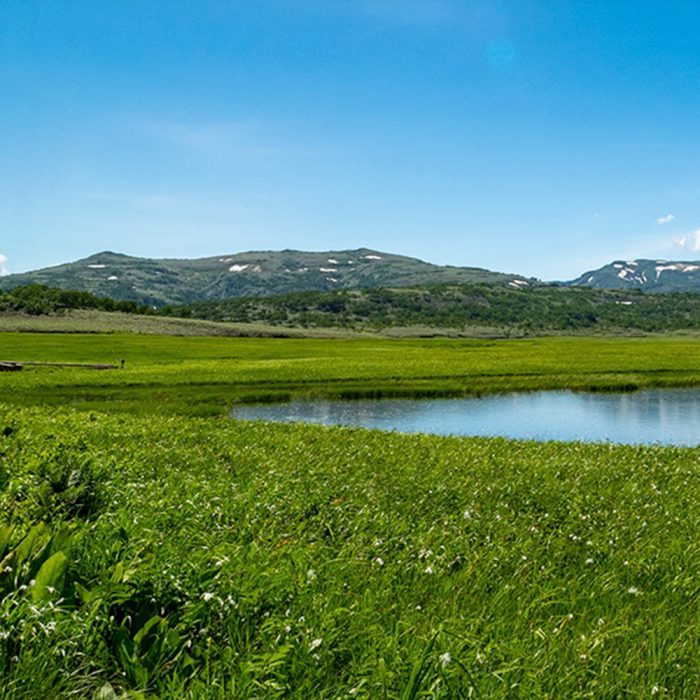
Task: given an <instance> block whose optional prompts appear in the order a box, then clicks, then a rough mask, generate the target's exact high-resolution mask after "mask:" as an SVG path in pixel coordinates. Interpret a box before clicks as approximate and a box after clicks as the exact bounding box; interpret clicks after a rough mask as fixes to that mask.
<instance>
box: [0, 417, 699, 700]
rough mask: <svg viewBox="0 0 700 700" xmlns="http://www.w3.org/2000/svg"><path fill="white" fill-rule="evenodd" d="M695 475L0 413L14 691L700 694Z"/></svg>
mask: <svg viewBox="0 0 700 700" xmlns="http://www.w3.org/2000/svg"><path fill="white" fill-rule="evenodd" d="M66 475H67V476H66ZM699 477H700V474H699V466H698V451H697V450H694V449H680V448H649V447H617V446H612V445H584V444H562V443H545V444H537V443H522V442H514V441H508V440H502V439H457V438H440V437H430V436H403V435H397V434H384V433H380V432H371V431H363V430H356V429H342V428H322V427H315V426H300V425H274V426H271V425H266V424H263V423H244V422H240V423H238V422H232V421H226V420H211V419H209V420H202V419H193V418H176V417H164V416H156V415H154V416H150V417H147V418H143V417H135V416H128V415H107V414H102V413H85V412H74V411H71V410H67V409H47V408H42V409H15V408H2V409H0V522H4V523H6V524H7V525H8V526H9V527H6V528H4V529H3V530H0V535H2V533H4V535H3V536H0V549H1V550H3V551H2V552H0V560H3V566H2V568H1V569H0V571H2V573H0V596H1V597H2V600H1V602H0V610H1V611H2V612H1V614H0V675H1V676H2V683H0V697H2V698H13V699H19V698H39V697H68V696H70V695H74V696H79V697H92V696H94V697H101V698H113V697H127V696H128V697H168V698H170V697H178V698H231V697H234V698H239V697H240V698H249V697H261V698H262V697H265V698H268V697H270V698H275V697H280V698H281V697H298V698H312V697H313V698H317V697H318V698H324V697H325V698H342V697H347V698H357V697H361V698H382V697H388V698H418V697H433V698H453V697H473V698H534V697H537V698H547V697H549V698H621V697H630V698H646V697H650V696H653V697H666V698H696V697H697V693H698V690H699V688H700V662H699V659H700V646H699V644H698V641H699V640H698V629H700V627H699V625H700V619H699V614H698V612H699V611H698V601H699V600H700V489H699V488H698V485H699ZM69 483H70V486H69V485H68V484H69ZM71 489H72V490H71ZM40 523H43V525H41V524H40ZM37 526H38V529H37ZM8 557H9V559H8ZM52 558H53V559H52ZM139 694H141V695H139Z"/></svg>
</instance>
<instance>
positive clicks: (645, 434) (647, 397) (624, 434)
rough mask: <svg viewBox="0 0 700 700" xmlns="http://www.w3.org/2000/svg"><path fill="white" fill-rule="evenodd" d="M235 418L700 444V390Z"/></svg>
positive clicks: (316, 408)
mask: <svg viewBox="0 0 700 700" xmlns="http://www.w3.org/2000/svg"><path fill="white" fill-rule="evenodd" d="M231 415H232V416H234V417H236V418H245V419H263V420H273V421H283V422H306V423H322V424H325V425H354V426H361V427H365V428H378V429H380V430H398V431H401V432H407V433H415V432H420V433H436V434H438V435H502V436H506V437H513V438H524V439H533V440H587V441H606V440H610V441H612V442H621V443H632V444H634V443H665V444H676V445H697V444H698V443H700V390H698V389H658V390H651V391H639V392H634V393H628V394H607V393H596V394H586V393H574V392H569V391H541V392H534V393H524V394H505V395H498V396H486V397H483V398H465V399H381V400H363V401H295V402H292V403H287V404H266V405H255V406H242V407H239V408H236V409H235V410H234V411H233V412H232V414H231Z"/></svg>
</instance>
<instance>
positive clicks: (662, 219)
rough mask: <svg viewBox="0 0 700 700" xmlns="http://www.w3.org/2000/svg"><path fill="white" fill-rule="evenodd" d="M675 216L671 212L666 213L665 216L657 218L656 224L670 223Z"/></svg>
mask: <svg viewBox="0 0 700 700" xmlns="http://www.w3.org/2000/svg"><path fill="white" fill-rule="evenodd" d="M675 218H676V217H675V216H673V214H666V216H660V217H659V218H658V219H657V220H656V223H657V224H670V223H671V222H672V221H673V220H674V219H675Z"/></svg>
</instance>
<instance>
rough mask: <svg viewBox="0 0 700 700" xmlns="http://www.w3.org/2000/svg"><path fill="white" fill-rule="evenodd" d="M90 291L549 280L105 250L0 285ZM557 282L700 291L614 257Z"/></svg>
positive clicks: (185, 300)
mask: <svg viewBox="0 0 700 700" xmlns="http://www.w3.org/2000/svg"><path fill="white" fill-rule="evenodd" d="M34 282H36V283H40V284H44V285H47V286H51V287H58V288H61V289H71V290H79V291H87V292H90V293H92V294H95V295H98V296H106V297H111V298H112V299H117V300H131V301H135V302H138V303H140V304H148V305H150V306H154V307H162V306H166V305H178V304H190V303H193V302H197V301H207V300H212V301H216V300H224V299H233V298H240V297H264V296H272V295H282V294H289V293H291V292H301V291H322V292H323V291H332V290H343V289H373V288H379V287H386V288H404V287H416V286H426V285H436V284H446V283H455V284H493V285H497V286H506V287H510V288H512V289H527V288H529V287H539V286H542V285H543V284H544V283H543V282H541V281H539V280H537V279H534V278H528V277H525V276H523V275H518V274H506V273H502V272H493V271H491V270H486V269H483V268H478V267H457V266H452V265H434V264H432V263H428V262H425V261H423V260H419V259H417V258H411V257H407V256H404V255H396V254H393V253H385V252H381V251H376V250H371V249H369V248H359V249H356V250H339V251H326V252H305V251H298V250H282V251H249V252H244V253H235V254H229V255H219V256H214V257H207V258H197V259H151V258H138V257H133V256H129V255H123V254H120V253H113V252H110V251H104V252H101V253H96V254H95V255H91V256H89V257H87V258H83V259H81V260H77V261H75V262H71V263H65V264H63V265H56V266H53V267H46V268H43V269H40V270H34V271H31V272H24V273H20V274H14V275H7V276H5V277H2V278H0V289H10V288H13V287H17V286H20V285H25V284H30V283H34ZM553 284H556V285H557V286H562V285H563V286H572V287H593V288H597V289H616V290H641V291H646V292H700V262H682V261H668V260H643V259H640V260H616V261H613V262H611V263H610V264H608V265H605V266H603V267H601V268H599V269H597V270H591V271H589V272H585V273H584V274H583V275H581V276H580V277H578V278H576V279H575V280H571V281H567V282H558V283H553Z"/></svg>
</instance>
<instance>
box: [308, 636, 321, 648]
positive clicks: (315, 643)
mask: <svg viewBox="0 0 700 700" xmlns="http://www.w3.org/2000/svg"><path fill="white" fill-rule="evenodd" d="M321 644H323V639H321V638H320V637H318V638H316V639H313V640H312V641H311V644H309V651H314V649H318V648H319V647H320V646H321Z"/></svg>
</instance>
